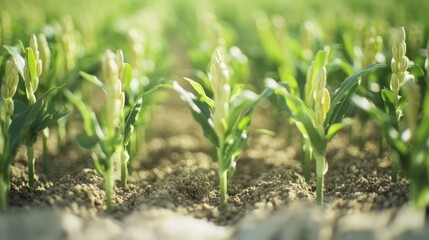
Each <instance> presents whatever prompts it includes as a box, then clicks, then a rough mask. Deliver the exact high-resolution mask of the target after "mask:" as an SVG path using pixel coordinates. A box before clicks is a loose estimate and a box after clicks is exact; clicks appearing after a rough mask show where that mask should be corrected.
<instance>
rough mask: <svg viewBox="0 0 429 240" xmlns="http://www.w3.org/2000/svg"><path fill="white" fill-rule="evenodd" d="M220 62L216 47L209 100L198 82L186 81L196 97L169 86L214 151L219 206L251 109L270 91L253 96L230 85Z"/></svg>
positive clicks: (224, 197) (220, 52)
mask: <svg viewBox="0 0 429 240" xmlns="http://www.w3.org/2000/svg"><path fill="white" fill-rule="evenodd" d="M224 59H225V56H224V53H223V50H222V49H221V48H217V49H216V50H215V51H214V53H213V56H212V60H211V64H210V73H209V77H208V78H209V82H210V90H211V91H212V92H213V97H212V98H210V97H209V96H208V95H207V94H206V92H205V90H204V88H203V86H202V85H201V84H200V83H198V82H196V81H193V80H191V79H187V78H186V80H187V81H188V82H189V83H190V85H191V86H192V88H193V89H194V90H195V91H196V92H197V93H198V96H195V95H194V94H193V93H191V92H188V91H186V90H184V89H183V88H182V87H181V86H180V85H179V84H178V83H177V82H176V81H175V82H173V84H172V87H173V88H174V90H176V92H177V93H178V94H179V96H180V97H181V98H182V100H183V101H184V102H185V103H186V104H187V105H188V107H189V108H190V109H191V111H192V116H193V117H194V119H195V120H196V121H197V122H198V123H199V124H200V125H201V127H202V129H203V132H204V136H205V137H206V138H207V140H208V141H209V142H210V144H211V146H212V147H213V148H214V150H215V151H216V156H217V162H218V176H219V190H220V204H225V203H226V201H227V184H228V177H231V176H232V175H233V174H234V172H235V166H236V159H237V157H238V156H239V155H240V154H241V152H242V151H243V150H244V148H245V145H246V142H247V131H248V128H249V125H250V122H251V117H252V113H253V109H254V108H255V106H256V104H257V103H258V102H259V101H261V100H262V99H263V98H265V97H267V96H268V95H270V94H271V92H272V90H271V89H268V88H267V89H266V90H264V91H263V92H262V93H261V94H260V95H257V94H255V93H254V92H252V91H249V90H245V89H243V87H242V85H240V84H235V85H234V83H233V82H231V81H230V80H231V76H230V72H229V69H228V66H227V65H226V63H225V60H224Z"/></svg>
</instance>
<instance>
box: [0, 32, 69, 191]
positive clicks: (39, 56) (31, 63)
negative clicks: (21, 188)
mask: <svg viewBox="0 0 429 240" xmlns="http://www.w3.org/2000/svg"><path fill="white" fill-rule="evenodd" d="M39 45H40V48H39ZM5 48H6V49H7V50H8V52H9V53H10V54H11V55H12V56H13V58H14V61H15V62H16V66H17V67H18V70H19V71H18V72H19V73H20V75H21V76H22V77H23V79H24V85H25V96H26V98H27V104H28V105H33V104H35V102H36V100H37V99H36V91H37V89H38V87H39V81H40V77H42V79H44V78H46V75H47V73H48V71H49V62H50V50H49V47H48V45H47V41H46V37H45V35H43V34H39V36H38V37H36V36H35V35H32V36H31V37H30V46H29V47H27V48H26V49H24V55H25V57H22V56H21V55H20V53H19V51H18V49H17V48H15V47H11V46H5ZM45 63H46V66H45ZM42 74H43V75H42ZM50 96H52V94H51V95H50ZM48 101H49V100H48ZM54 108H55V107H51V109H54ZM63 116H64V115H63ZM59 119H60V118H59ZM57 120H58V119H57ZM42 130H43V131H42V141H43V156H42V157H43V165H44V170H45V173H47V168H48V157H47V153H48V149H47V138H48V132H49V130H48V128H45V129H42ZM36 140H37V135H36V136H33V137H30V136H29V137H28V138H27V140H26V146H27V158H28V179H29V185H30V187H33V186H34V163H35V157H34V148H33V145H34V143H35V142H36Z"/></svg>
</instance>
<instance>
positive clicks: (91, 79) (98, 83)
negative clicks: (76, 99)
mask: <svg viewBox="0 0 429 240" xmlns="http://www.w3.org/2000/svg"><path fill="white" fill-rule="evenodd" d="M79 74H80V76H81V77H83V79H85V80H87V81H88V82H90V83H92V84H94V85H95V86H97V87H99V88H100V89H101V90H103V92H104V93H106V85H104V83H103V82H102V81H100V80H99V79H98V78H97V77H96V76H94V75H91V74H88V73H86V72H82V71H81V72H79Z"/></svg>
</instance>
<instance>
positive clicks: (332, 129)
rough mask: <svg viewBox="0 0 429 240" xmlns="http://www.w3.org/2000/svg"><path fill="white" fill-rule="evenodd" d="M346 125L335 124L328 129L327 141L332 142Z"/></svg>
mask: <svg viewBox="0 0 429 240" xmlns="http://www.w3.org/2000/svg"><path fill="white" fill-rule="evenodd" d="M344 126H345V124H343V123H335V124H334V125H331V126H330V127H329V128H328V132H327V133H326V139H328V141H329V140H331V139H332V138H333V137H334V136H335V134H337V133H338V132H339V131H340V130H341V129H343V128H344Z"/></svg>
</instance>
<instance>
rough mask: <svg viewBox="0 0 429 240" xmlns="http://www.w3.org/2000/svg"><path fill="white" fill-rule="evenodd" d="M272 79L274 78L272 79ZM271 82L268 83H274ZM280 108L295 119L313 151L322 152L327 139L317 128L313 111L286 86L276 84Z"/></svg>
mask: <svg viewBox="0 0 429 240" xmlns="http://www.w3.org/2000/svg"><path fill="white" fill-rule="evenodd" d="M273 81H274V80H273ZM274 84H275V83H274V82H271V83H270V85H274ZM275 93H276V96H277V100H278V103H279V105H280V108H281V109H282V110H283V111H286V112H287V113H288V114H289V116H290V117H292V118H293V119H294V120H295V124H296V125H297V126H298V128H299V130H300V131H301V133H302V134H303V135H304V137H306V136H308V138H309V139H310V141H311V144H312V146H313V148H314V150H315V151H317V152H319V153H320V154H324V153H325V151H326V145H327V139H326V138H325V135H324V134H325V133H324V132H323V129H319V128H318V127H317V126H316V125H315V123H314V119H316V117H315V115H314V111H313V110H312V109H311V108H309V107H308V106H307V105H306V104H305V103H304V102H303V101H302V100H301V99H300V98H298V97H297V96H295V95H293V94H290V93H289V92H288V91H287V90H286V88H284V87H283V86H281V85H277V89H276V91H275Z"/></svg>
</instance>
